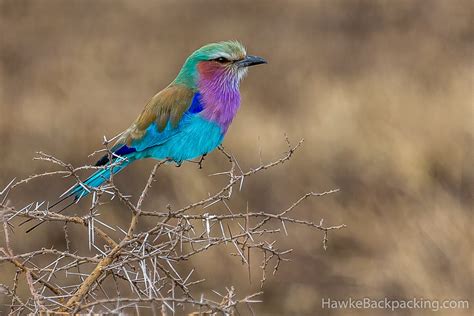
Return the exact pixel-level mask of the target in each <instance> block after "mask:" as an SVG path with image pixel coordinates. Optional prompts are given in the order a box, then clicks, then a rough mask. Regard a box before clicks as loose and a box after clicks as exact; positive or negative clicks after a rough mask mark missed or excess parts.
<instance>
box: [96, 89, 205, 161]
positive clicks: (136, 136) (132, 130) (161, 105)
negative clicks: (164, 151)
mask: <svg viewBox="0 0 474 316" xmlns="http://www.w3.org/2000/svg"><path fill="white" fill-rule="evenodd" d="M201 110H202V106H201V104H200V96H199V92H195V91H193V90H192V89H190V88H188V87H186V86H184V85H170V86H168V87H167V88H165V89H163V90H161V91H160V92H159V93H157V94H156V95H155V96H153V97H152V98H151V99H150V101H148V103H147V104H146V105H145V108H144V109H143V111H142V113H141V114H140V115H139V116H138V117H137V119H136V120H135V121H134V122H133V123H132V125H131V126H130V127H129V128H128V129H127V130H125V132H123V134H122V136H121V137H120V138H119V139H118V140H117V143H116V144H115V145H114V147H113V148H112V151H113V152H114V153H115V154H116V155H118V156H122V155H126V154H129V153H132V152H135V151H143V150H145V149H147V148H150V147H153V146H157V145H160V144H162V143H164V142H166V140H168V139H169V138H170V137H171V136H173V135H176V133H179V128H178V125H179V123H180V121H181V120H182V119H183V116H184V115H185V113H186V112H190V113H197V112H200V111H201ZM107 162H108V158H107V157H106V156H104V157H102V158H101V159H100V160H99V161H98V162H97V163H96V165H99V166H100V165H104V164H106V163H107Z"/></svg>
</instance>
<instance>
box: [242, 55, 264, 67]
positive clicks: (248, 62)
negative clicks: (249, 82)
mask: <svg viewBox="0 0 474 316" xmlns="http://www.w3.org/2000/svg"><path fill="white" fill-rule="evenodd" d="M266 63H267V61H266V60H265V59H263V58H262V57H258V56H251V55H249V56H246V57H245V58H244V59H242V60H239V61H238V62H236V64H237V66H238V67H240V68H244V67H250V66H255V65H260V64H266Z"/></svg>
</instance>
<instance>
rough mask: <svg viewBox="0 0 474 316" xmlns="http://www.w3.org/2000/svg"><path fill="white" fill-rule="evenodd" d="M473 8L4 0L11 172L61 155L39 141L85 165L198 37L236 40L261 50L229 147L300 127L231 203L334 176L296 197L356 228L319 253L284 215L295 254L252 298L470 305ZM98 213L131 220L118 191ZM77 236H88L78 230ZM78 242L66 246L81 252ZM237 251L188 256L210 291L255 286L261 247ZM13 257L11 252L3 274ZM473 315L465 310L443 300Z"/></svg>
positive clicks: (31, 240)
mask: <svg viewBox="0 0 474 316" xmlns="http://www.w3.org/2000/svg"><path fill="white" fill-rule="evenodd" d="M473 9H474V5H473V2H472V1H422V0H419V1H311V0H307V1H304V0H295V1H278V0H272V1H270V0H269V1H180V2H175V1H142V0H139V1H111V0H110V1H96V0H95V1H87V0H84V1H53V0H45V1H26V0H25V1H24V0H15V1H7V0H0V161H1V163H2V165H1V167H0V187H3V186H4V185H6V184H7V183H8V182H10V180H11V179H12V178H14V177H16V178H18V179H20V178H24V177H27V176H28V175H30V174H33V173H38V172H42V171H45V170H53V169H54V167H53V166H51V165H50V164H47V163H44V162H38V161H33V160H32V158H33V156H34V155H35V152H36V151H43V152H47V153H49V154H52V155H55V156H56V157H58V158H61V159H63V160H64V161H67V162H70V163H72V164H74V165H75V166H80V165H83V164H86V163H93V162H94V160H95V159H96V158H98V157H95V158H91V157H88V155H89V154H90V153H92V152H93V151H94V150H96V149H100V148H101V142H102V137H103V136H104V135H106V136H107V137H109V138H110V137H112V136H114V135H116V134H117V133H118V132H120V131H121V130H123V129H124V128H126V127H127V126H128V125H129V124H130V123H131V122H132V120H133V119H135V117H136V116H137V115H138V113H139V112H140V111H141V109H142V107H143V105H144V104H145V102H146V101H147V100H148V99H149V98H150V97H151V96H152V95H153V94H155V93H156V92H157V91H158V90H160V89H162V88H163V87H165V86H166V85H167V84H168V83H169V82H170V81H171V80H172V79H174V76H175V75H176V74H177V72H178V70H179V68H180V66H181V65H182V63H183V61H184V60H185V58H186V57H187V56H188V55H189V54H190V53H191V52H192V51H193V50H195V49H197V48H198V47H200V46H202V45H203V44H206V43H209V42H213V41H220V40H227V39H237V40H239V41H241V42H242V43H244V44H245V45H246V47H247V50H248V52H249V53H250V54H255V55H260V56H263V57H265V58H266V59H267V60H268V61H269V63H268V65H264V66H259V67H255V68H252V69H250V73H249V75H248V77H247V78H246V79H245V80H244V82H243V84H242V87H241V92H242V107H241V109H240V111H239V113H238V115H237V118H236V120H235V121H234V123H233V125H232V127H231V128H230V130H229V133H228V135H227V137H226V139H225V142H224V145H225V147H226V148H227V149H228V150H229V151H231V152H232V153H233V154H234V155H235V156H236V157H237V159H238V160H239V162H240V164H241V166H242V168H250V167H252V166H256V165H257V164H259V160H260V152H261V156H262V159H263V160H264V161H269V160H271V159H273V158H276V157H279V156H280V155H281V154H282V153H283V152H284V151H285V150H286V148H287V145H286V144H285V142H284V134H285V133H286V134H287V135H288V137H289V139H290V140H291V141H293V142H296V141H298V140H299V139H301V138H304V139H305V143H304V145H303V147H302V149H301V151H300V152H298V153H297V154H296V156H295V157H294V159H292V160H291V161H290V162H289V163H288V164H285V165H283V166H281V167H279V168H277V169H273V170H271V171H269V172H268V173H265V174H264V175H261V176H258V177H255V178H253V179H252V180H249V181H248V182H246V183H245V185H244V188H243V190H242V192H240V193H239V194H238V196H236V199H235V200H234V201H233V205H232V207H233V208H235V209H237V210H242V209H245V207H246V205H247V203H248V205H249V209H250V210H266V211H275V212H276V211H277V210H280V209H282V208H285V207H287V206H288V205H290V204H291V203H292V202H293V200H295V199H297V198H298V197H299V196H300V195H302V194H304V193H306V192H308V191H325V190H328V189H332V188H340V189H341V191H340V192H339V193H337V194H334V195H330V196H326V197H323V198H319V199H314V200H311V201H307V202H305V203H304V205H302V206H301V207H300V208H299V209H298V210H297V214H298V216H300V217H301V218H305V219H309V220H314V221H317V222H319V220H320V219H321V218H324V219H325V223H326V224H327V225H336V224H341V223H344V224H346V225H347V226H348V228H346V229H344V230H342V231H336V232H333V233H332V234H330V235H329V245H328V246H329V248H328V249H327V251H324V250H323V248H322V243H321V240H322V236H321V234H320V233H319V232H317V231H312V230H310V229H307V228H301V227H292V226H290V227H288V230H289V235H290V236H289V237H288V238H280V239H279V244H280V247H281V248H284V247H287V248H293V249H294V252H293V254H292V261H291V262H289V263H285V264H283V265H282V267H281V268H280V270H279V273H278V274H277V275H276V277H271V278H269V280H268V283H267V284H266V285H265V288H264V291H265V294H264V296H263V299H264V303H262V304H259V305H258V306H256V307H255V311H256V312H257V314H258V315H314V314H315V313H321V314H324V315H359V314H360V315H362V314H363V315H381V314H383V313H389V312H388V311H383V310H327V309H326V310H321V299H322V298H332V299H338V298H342V299H344V298H348V297H350V296H351V297H355V298H358V297H359V298H360V297H373V298H379V297H390V298H412V297H417V298H427V299H428V298H430V299H471V304H472V303H473V301H472V297H473V296H472V294H473V283H472V280H473V278H472V277H473V268H474V265H473V261H472V259H473V257H472V253H473V252H472V242H473V233H472V224H473V221H472V219H473V218H472V214H473V213H472V211H473V209H472V205H473V200H472V193H473V184H474V171H473V160H472V158H473V156H472V148H473V112H472V106H473V93H472V88H473V85H472V84H473V81H472V79H473V78H472V74H473V58H472V56H473V55H472V54H473V50H472V49H473V35H474V29H473V11H474V10H473ZM153 164H154V162H153V161H142V162H139V163H136V164H134V165H132V166H131V167H130V168H128V169H127V170H126V171H124V172H123V173H122V174H120V175H119V176H118V177H117V178H116V183H118V185H119V187H121V188H123V190H124V191H126V192H128V193H130V194H133V195H134V196H135V197H136V194H138V192H139V191H140V190H141V188H142V187H143V185H144V183H145V181H146V179H147V177H148V174H149V172H150V169H151V167H152V166H153ZM225 168H227V163H226V161H225V159H223V157H222V155H221V154H219V153H217V152H215V153H213V154H211V155H210V156H209V157H208V159H206V161H205V162H204V168H203V169H201V170H200V169H198V168H197V167H196V165H191V164H188V165H185V166H183V167H181V168H179V169H177V168H175V167H173V166H168V167H166V168H163V169H161V170H160V172H159V177H158V182H157V183H156V184H155V185H154V187H153V188H152V194H150V197H149V198H148V200H147V202H146V203H147V205H146V206H147V207H149V208H156V209H158V208H164V207H165V206H166V205H167V204H168V203H170V204H172V205H173V206H176V207H179V206H184V205H186V204H188V203H190V202H193V201H196V200H200V199H201V198H203V197H205V196H206V194H207V192H214V191H215V190H216V189H217V188H219V186H220V185H221V184H222V181H221V180H216V179H214V178H210V177H208V175H209V174H211V173H213V172H218V171H222V170H225ZM71 183H72V180H70V179H60V178H49V179H46V178H45V179H41V180H36V181H32V182H31V183H29V184H28V185H26V186H23V187H21V188H19V189H18V190H16V191H15V192H13V193H12V195H11V201H12V202H11V203H12V204H13V205H14V206H16V207H22V206H24V205H26V204H28V203H30V202H31V201H34V200H45V199H46V200H54V199H55V197H57V196H58V194H60V193H62V192H63V191H64V188H65V187H67V186H68V185H70V184H71ZM86 207H88V204H87V203H84V204H82V205H79V207H76V208H75V209H72V210H70V211H69V212H70V214H73V213H78V214H82V213H83V212H85V211H86ZM199 211H200V210H197V212H199ZM215 212H224V210H219V209H216V210H215ZM102 213H103V214H104V218H105V219H106V221H107V222H108V223H111V224H115V225H125V224H126V223H127V222H128V220H129V213H128V211H127V210H126V209H124V208H120V207H119V204H113V203H112V204H108V205H106V206H104V208H103V212H102ZM76 229H77V230H76ZM72 233H73V234H75V236H77V238H78V239H79V238H84V231H83V230H81V228H80V227H79V228H74V229H73V232H72ZM79 236H82V237H79ZM61 243H64V238H63V232H62V231H61V229H60V226H57V227H56V226H55V225H54V224H47V225H43V226H42V227H41V228H39V229H37V230H35V231H34V233H31V234H29V235H24V233H23V228H22V229H16V231H15V244H14V247H15V250H16V251H17V252H21V251H26V250H27V249H33V248H41V247H50V246H52V245H55V246H58V245H59V246H58V247H61ZM73 243H76V242H75V241H74V242H73ZM84 244H85V243H84V242H83V240H82V241H81V240H77V244H74V245H73V246H75V247H77V248H78V249H81V251H85V252H87V247H86V245H84ZM227 253H228V250H226V249H217V250H216V251H213V252H210V253H209V254H208V255H207V256H203V257H197V258H196V259H195V260H194V261H193V262H191V263H190V266H196V267H197V269H198V270H197V271H199V273H200V274H199V275H198V276H196V278H199V277H203V278H206V279H207V280H208V283H206V286H205V287H204V288H203V291H206V290H207V289H209V288H214V289H223V287H224V286H230V285H234V286H235V287H236V289H237V291H238V293H240V294H245V293H248V292H250V291H255V290H258V287H259V282H258V277H259V275H257V273H258V267H257V264H256V266H255V267H254V269H253V270H254V271H255V273H254V275H255V277H254V280H253V282H252V283H251V284H249V281H248V278H247V275H246V267H243V266H242V265H241V264H240V260H239V259H238V258H236V257H231V256H229V255H227ZM11 273H13V270H12V269H11V267H8V266H6V265H3V266H0V283H8V282H11V279H12V274H11ZM25 291H26V290H25ZM8 302H9V301H6V300H3V301H1V304H3V307H1V308H0V310H3V311H6V310H8V307H7V306H6V305H5V304H8ZM244 313H245V311H244ZM396 313H397V312H396ZM396 313H390V314H392V315H393V314H396ZM398 313H399V314H400V315H409V314H413V315H421V314H426V315H428V314H431V312H430V311H428V310H400V311H398ZM462 313H465V314H468V313H469V311H468V310H451V311H447V310H445V311H440V312H438V313H437V314H438V315H454V314H456V315H459V314H462Z"/></svg>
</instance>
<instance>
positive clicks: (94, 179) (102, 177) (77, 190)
mask: <svg viewBox="0 0 474 316" xmlns="http://www.w3.org/2000/svg"><path fill="white" fill-rule="evenodd" d="M119 159H122V161H121V162H120V163H119V164H117V160H118V159H115V161H114V166H113V167H107V168H105V169H101V170H97V171H96V172H95V173H93V174H92V175H91V176H90V177H89V178H87V179H86V180H85V181H84V182H83V184H84V185H81V184H76V185H75V186H74V187H73V188H72V189H71V191H70V192H69V193H68V194H67V195H66V196H67V197H71V196H73V197H74V199H75V200H78V199H80V198H82V197H84V196H86V195H88V194H89V193H90V188H94V189H95V188H98V187H100V186H101V185H102V184H103V183H105V182H107V181H108V180H110V176H111V173H113V174H117V173H119V172H120V171H122V170H123V169H124V168H125V167H126V166H128V165H129V164H130V163H131V162H132V161H133V159H130V157H127V158H119Z"/></svg>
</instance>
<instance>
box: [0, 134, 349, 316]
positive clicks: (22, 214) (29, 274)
mask: <svg viewBox="0 0 474 316" xmlns="http://www.w3.org/2000/svg"><path fill="white" fill-rule="evenodd" d="M302 142H303V141H302V140H301V141H300V142H298V143H297V144H296V145H295V146H291V145H290V143H289V141H288V140H287V143H288V151H287V152H286V153H285V154H284V155H283V156H282V157H280V158H279V159H276V160H274V161H272V162H269V163H266V164H265V163H263V162H261V161H260V164H259V165H258V166H257V167H255V168H252V169H249V170H243V169H242V168H241V167H240V165H239V163H238V161H237V159H236V158H235V157H234V156H233V155H232V154H230V153H228V152H227V151H225V150H224V148H222V147H221V148H220V151H221V152H222V153H223V154H224V156H225V157H226V158H227V159H228V161H229V163H230V168H229V170H228V171H225V172H221V173H217V174H213V175H211V176H225V177H227V183H226V184H225V185H223V186H222V187H221V188H220V189H219V190H218V191H217V192H215V193H214V194H210V195H209V196H207V197H206V198H203V199H202V200H199V201H196V202H194V203H191V204H189V205H187V206H185V207H182V208H179V209H175V210H174V209H173V208H172V207H171V206H168V207H167V208H166V209H164V210H144V209H143V202H144V201H145V199H146V195H147V193H148V191H149V189H150V187H151V186H152V184H153V181H154V179H155V175H156V173H157V172H158V169H159V168H160V167H161V166H163V165H164V164H165V163H166V161H163V162H159V163H157V164H156V165H155V166H154V167H153V170H152V172H151V173H150V176H149V178H148V181H147V183H146V185H145V187H144V189H143V190H142V192H141V194H140V196H139V197H138V201H137V202H136V203H133V202H132V199H131V197H129V196H127V195H125V194H124V193H122V191H121V190H119V188H118V187H117V186H115V185H114V183H113V179H110V180H109V181H108V182H107V183H106V184H105V185H103V186H102V187H100V188H98V189H95V188H88V189H89V190H90V191H91V193H92V194H91V195H92V204H91V207H90V208H89V211H88V212H84V213H85V214H84V215H82V216H69V215H64V214H60V213H58V212H55V211H54V209H50V208H49V206H48V205H49V204H48V203H44V202H36V203H31V204H29V205H26V206H25V207H22V208H20V209H17V208H16V207H14V206H12V205H11V203H10V202H9V199H8V195H9V194H10V192H11V191H12V190H14V189H16V188H17V187H19V186H21V185H26V184H27V183H29V182H30V181H31V180H34V179H37V178H42V177H51V176H62V177H73V178H74V179H75V181H76V182H77V183H79V184H81V185H83V186H85V184H84V183H82V182H81V179H80V177H79V175H78V171H80V170H84V169H99V168H104V167H95V166H83V167H79V168H75V167H73V166H72V165H70V164H68V163H65V162H63V161H61V160H60V159H58V158H56V157H54V156H51V155H47V154H44V153H38V157H37V158H35V159H38V160H43V161H47V162H50V163H53V164H54V165H56V166H59V167H60V168H61V169H60V170H57V171H49V172H44V173H40V174H35V175H32V176H30V177H28V178H26V179H24V180H20V181H16V182H15V181H14V180H13V181H11V182H10V183H9V184H8V185H7V186H6V187H5V188H4V189H3V190H2V191H1V192H0V212H1V213H0V216H1V219H2V223H3V235H4V238H3V239H4V245H3V246H2V247H0V264H11V265H13V266H14V268H15V269H16V272H15V274H14V276H12V285H6V284H0V292H2V293H3V294H5V295H7V296H8V297H10V298H11V306H10V314H20V313H22V312H34V313H36V312H68V313H77V312H97V311H99V312H107V313H114V312H120V311H123V310H124V309H126V308H130V307H135V308H138V307H139V306H143V305H147V304H148V305H151V306H153V304H160V305H161V312H162V314H163V315H167V314H169V313H170V312H171V313H173V314H174V313H175V312H176V311H177V310H178V309H182V310H183V309H184V310H188V311H189V310H191V311H192V310H195V311H198V312H199V313H207V314H225V315H233V314H234V313H235V312H237V306H239V305H244V306H248V308H250V310H251V307H250V304H254V303H258V302H260V301H259V300H258V299H257V297H258V296H259V295H260V294H261V293H262V292H261V291H257V292H256V293H253V294H250V295H247V296H244V297H242V298H240V299H239V298H237V295H236V294H235V289H234V287H229V288H226V292H225V293H223V294H221V293H219V292H218V291H216V290H212V292H213V293H214V294H215V295H217V296H218V297H219V299H217V300H216V299H211V298H206V297H205V296H204V295H203V294H200V293H199V292H198V291H197V290H195V288H196V285H197V284H201V283H203V282H205V280H204V279H194V278H193V274H194V271H195V269H194V268H193V269H191V271H188V272H187V273H183V272H182V271H183V267H186V266H185V265H183V263H184V262H185V261H187V260H189V259H191V258H192V257H193V256H194V255H197V254H199V253H203V252H206V251H208V250H209V249H211V248H214V247H218V246H222V247H226V246H227V247H231V248H233V249H234V251H233V253H231V255H234V256H237V257H239V258H240V259H241V261H242V263H243V264H245V265H247V266H248V273H249V280H251V279H252V277H251V275H250V271H251V270H250V267H251V265H252V264H254V263H253V262H255V260H256V259H255V258H259V256H258V255H257V253H260V256H261V258H262V260H261V264H260V266H259V267H260V268H261V270H262V276H261V279H260V286H261V289H263V288H264V283H265V280H266V279H267V277H266V275H267V274H266V272H267V270H268V269H269V266H273V269H272V273H273V274H275V273H276V272H277V270H278V268H279V266H280V264H281V263H282V262H284V261H288V260H289V257H288V255H289V254H290V253H291V251H292V250H291V249H286V250H280V249H279V248H278V247H277V245H276V240H275V238H273V236H274V235H275V234H279V233H282V232H283V233H284V234H286V235H287V234H288V228H287V226H288V225H292V224H293V225H303V226H307V227H310V228H312V229H316V230H319V231H321V233H322V243H323V248H324V249H326V248H327V243H328V233H329V232H330V231H332V230H337V229H341V228H344V227H345V225H336V226H325V225H323V220H322V219H321V220H320V222H319V223H315V222H312V221H309V220H305V219H301V218H298V217H297V216H296V215H294V212H295V211H296V209H297V208H298V207H299V206H300V205H301V204H302V203H303V202H304V201H305V200H307V199H310V198H313V197H321V196H324V195H328V194H332V193H335V192H337V191H338V190H337V189H336V190H329V191H326V192H322V193H315V192H308V193H306V194H304V195H302V196H301V197H300V198H298V199H297V200H295V201H294V202H293V203H291V204H289V206H287V207H285V208H282V209H281V210H274V211H271V212H270V211H258V210H256V211H250V210H249V209H248V206H247V209H246V210H245V211H238V210H232V209H231V208H230V207H229V204H228V201H229V200H230V199H231V198H232V197H233V196H235V193H234V191H235V190H236V188H237V189H239V190H241V189H242V186H243V185H244V181H245V179H247V178H248V177H251V176H254V175H256V174H258V173H261V172H263V171H265V170H268V169H270V168H274V167H276V166H278V165H281V164H283V163H285V162H286V161H288V160H289V159H291V157H292V156H293V154H294V153H295V151H296V150H297V149H298V148H299V147H300V146H301V144H302ZM109 143H110V141H108V140H107V139H105V138H104V145H105V149H104V150H102V151H105V152H107V154H108V155H109V158H111V157H112V155H113V153H111V152H110V150H109V149H108V144H109ZM202 162H203V158H201V160H200V161H198V162H195V163H197V164H198V166H199V168H202ZM104 195H112V197H117V198H118V199H119V200H120V201H121V203H122V204H123V205H124V206H125V207H127V208H128V209H129V211H130V214H131V218H130V222H129V224H128V227H127V228H122V227H119V226H116V227H112V226H111V225H110V224H107V223H106V222H104V221H103V220H101V219H100V218H101V214H100V213H99V212H98V208H99V207H100V206H101V205H102V203H100V201H101V198H102V196H104ZM211 205H220V206H222V208H223V209H224V210H225V212H217V213H211V212H210V211H208V208H209V207H210V206H211ZM194 209H199V210H201V212H198V214H191V213H190V211H191V210H194ZM145 218H146V221H147V223H150V221H154V224H153V226H152V227H151V228H148V229H145V230H143V231H139V230H138V223H139V221H141V219H145ZM17 219H30V220H39V221H41V222H46V223H47V222H61V223H63V229H64V236H65V243H66V250H59V249H57V248H54V247H52V248H41V249H38V250H34V251H30V252H24V253H18V254H16V253H15V252H14V249H13V242H12V235H11V234H10V232H11V231H13V230H14V227H16V226H15V225H14V223H16V220H17ZM70 225H78V227H83V229H84V232H87V236H88V237H87V239H88V242H89V249H90V251H91V252H92V253H95V255H93V256H87V255H84V254H80V253H78V250H75V249H74V248H73V244H72V243H71V240H70V237H69V229H68V226H70ZM109 231H113V232H114V234H112V233H108V232H109ZM18 233H21V232H18ZM117 234H118V235H119V236H120V235H121V236H122V237H119V238H118V237H117ZM96 236H97V237H98V238H100V239H101V242H99V243H98V242H96V240H95V237H96ZM17 237H18V234H17ZM251 256H252V258H251ZM45 258H47V260H46V261H47V262H49V263H48V264H44V262H45ZM40 259H42V260H40ZM40 263H43V264H40ZM178 271H180V272H178ZM60 276H61V277H60ZM62 276H65V277H62ZM73 280H75V281H73ZM19 282H23V283H24V284H26V286H27V288H28V290H29V294H28V295H26V297H25V296H24V295H23V297H22V296H21V295H19V293H17V292H18V290H17V289H18V284H19ZM104 282H111V283H113V284H114V287H113V288H114V290H111V288H110V286H109V287H105V286H103V284H104ZM126 287H128V288H129V289H130V293H131V295H129V296H130V297H123V296H122V293H123V292H124V289H125V288H126ZM251 311H252V310H251Z"/></svg>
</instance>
